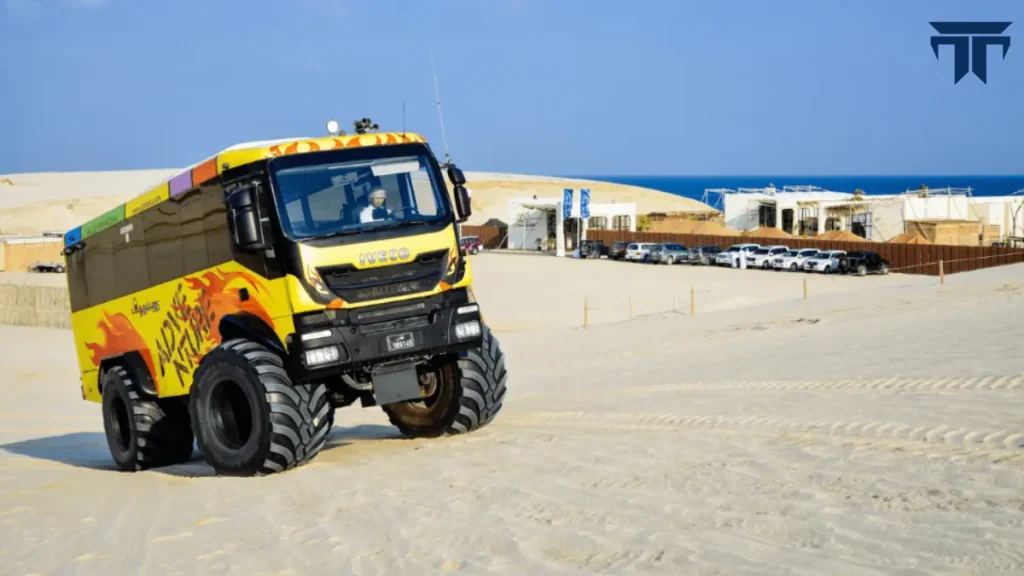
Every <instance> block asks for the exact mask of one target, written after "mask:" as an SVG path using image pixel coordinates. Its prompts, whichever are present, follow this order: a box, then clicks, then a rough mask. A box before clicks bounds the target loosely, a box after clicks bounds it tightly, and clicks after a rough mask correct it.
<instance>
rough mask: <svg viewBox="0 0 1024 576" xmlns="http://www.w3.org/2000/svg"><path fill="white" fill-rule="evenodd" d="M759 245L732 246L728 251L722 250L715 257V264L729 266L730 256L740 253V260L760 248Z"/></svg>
mask: <svg viewBox="0 0 1024 576" xmlns="http://www.w3.org/2000/svg"><path fill="white" fill-rule="evenodd" d="M760 247H761V245H760V244H733V245H732V246H729V249H728V250H723V251H721V252H719V253H718V255H717V256H715V264H717V265H719V266H731V265H732V255H733V254H734V253H736V252H740V257H741V258H746V257H747V256H748V255H749V254H750V253H751V252H753V251H754V250H757V249H758V248H760Z"/></svg>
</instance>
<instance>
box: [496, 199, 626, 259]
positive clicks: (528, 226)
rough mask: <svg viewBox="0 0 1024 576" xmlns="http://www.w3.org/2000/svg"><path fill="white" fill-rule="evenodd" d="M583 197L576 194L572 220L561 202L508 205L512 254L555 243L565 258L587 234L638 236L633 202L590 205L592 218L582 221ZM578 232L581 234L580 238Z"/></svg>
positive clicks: (519, 201)
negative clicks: (619, 232)
mask: <svg viewBox="0 0 1024 576" xmlns="http://www.w3.org/2000/svg"><path fill="white" fill-rule="evenodd" d="M579 202H580V195H579V191H578V190H577V191H576V192H575V193H574V194H573V205H572V211H571V216H570V217H569V219H568V220H566V219H564V218H563V217H562V216H563V215H562V199H561V198H513V199H511V200H509V201H508V217H509V220H508V221H509V225H508V247H509V249H510V250H536V249H537V247H538V245H539V246H540V247H541V248H542V249H543V250H547V249H548V239H549V238H551V237H552V236H553V237H554V239H555V246H554V249H555V255H556V256H565V253H566V251H567V250H568V251H572V250H574V249H575V248H576V245H577V237H581V238H582V239H584V240H585V239H586V238H587V230H624V231H629V232H636V204H635V203H633V202H612V203H594V202H591V203H590V217H589V218H587V219H586V220H583V221H582V229H579V228H578V227H579V225H580V222H581V219H580V217H579V214H580V207H579ZM577 231H579V234H578V235H577Z"/></svg>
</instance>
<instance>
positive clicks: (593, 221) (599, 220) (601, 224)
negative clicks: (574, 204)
mask: <svg viewBox="0 0 1024 576" xmlns="http://www.w3.org/2000/svg"><path fill="white" fill-rule="evenodd" d="M587 227H588V228H590V229H591V230H607V229H608V217H607V216H591V217H590V218H589V219H588V220H587Z"/></svg>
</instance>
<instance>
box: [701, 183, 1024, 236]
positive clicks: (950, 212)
mask: <svg viewBox="0 0 1024 576" xmlns="http://www.w3.org/2000/svg"><path fill="white" fill-rule="evenodd" d="M709 192H711V191H709ZM714 192H716V193H719V194H721V198H722V212H723V215H724V218H725V224H726V226H728V227H730V228H733V229H734V230H753V229H755V228H758V227H768V228H778V229H780V230H782V231H784V232H787V233H789V234H795V235H816V234H822V233H824V232H826V231H829V230H847V231H849V232H852V233H854V234H857V235H858V236H862V237H864V238H866V239H868V240H875V241H880V242H885V241H887V240H889V239H890V238H892V237H894V236H896V235H898V234H902V233H903V232H905V231H906V229H907V226H906V223H907V222H908V221H913V220H961V221H963V220H976V221H978V222H980V223H982V224H988V225H998V226H999V228H1000V236H1001V238H1003V239H1004V240H1006V239H1009V238H1021V237H1022V236H1024V195H1014V196H1001V197H974V196H971V195H970V189H954V188H947V189H942V190H929V191H927V195H923V194H922V193H921V192H919V191H907V192H905V193H903V194H889V195H870V196H869V195H864V196H861V197H860V198H859V199H855V198H854V195H853V194H850V193H846V192H833V191H829V190H822V189H820V188H816V187H813V186H786V187H783V189H782V190H778V189H776V188H774V187H768V188H756V189H739V190H716V191H714Z"/></svg>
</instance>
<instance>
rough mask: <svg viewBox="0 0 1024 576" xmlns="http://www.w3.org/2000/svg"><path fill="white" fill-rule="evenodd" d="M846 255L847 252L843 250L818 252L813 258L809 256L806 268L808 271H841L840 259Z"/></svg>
mask: <svg viewBox="0 0 1024 576" xmlns="http://www.w3.org/2000/svg"><path fill="white" fill-rule="evenodd" d="M845 255H846V252H844V251H842V250H824V251H821V252H818V253H817V254H815V255H814V257H813V258H808V259H807V260H806V261H805V262H804V270H805V271H807V272H824V273H825V274H832V273H833V272H839V261H840V259H842V257H843V256H845Z"/></svg>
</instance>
